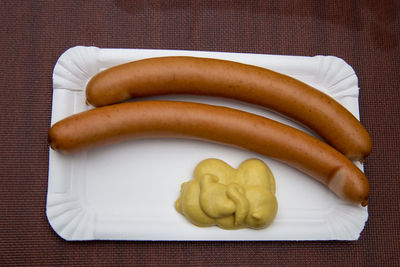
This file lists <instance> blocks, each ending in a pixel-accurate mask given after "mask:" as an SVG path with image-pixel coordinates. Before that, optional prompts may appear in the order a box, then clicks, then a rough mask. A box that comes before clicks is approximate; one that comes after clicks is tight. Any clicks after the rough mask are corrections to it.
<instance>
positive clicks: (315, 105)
mask: <svg viewBox="0 0 400 267" xmlns="http://www.w3.org/2000/svg"><path fill="white" fill-rule="evenodd" d="M165 94H193V95H208V96H219V97H226V98H232V99H236V100H240V101H244V102H249V103H252V104H256V105H261V106H264V107H266V108H268V109H271V110H274V111H276V112H279V113H281V114H283V115H285V116H287V117H290V118H292V119H294V120H296V121H298V122H300V123H302V124H304V125H305V126H307V127H309V128H310V129H311V130H313V131H314V132H315V133H317V134H318V135H320V136H321V137H322V138H323V139H324V140H325V141H327V143H329V144H330V145H332V146H333V147H335V148H336V149H337V150H339V151H340V152H342V153H343V154H344V155H346V156H347V157H348V158H350V159H352V160H363V159H364V158H365V157H366V156H367V155H369V154H370V152H371V148H372V141H371V137H370V136H369V134H368V132H367V130H366V129H365V128H364V127H363V126H362V125H361V123H360V122H359V121H358V120H357V118H355V117H354V116H353V115H352V114H351V113H350V112H349V111H348V110H347V109H345V108H344V107H343V106H342V105H341V104H339V103H338V102H336V101H335V100H334V99H333V98H331V97H329V96H328V95H326V94H324V93H322V92H321V91H319V90H317V89H315V88H312V87H310V86H308V85H307V84H305V83H303V82H301V81H298V80H296V79H294V78H291V77H289V76H286V75H283V74H280V73H277V72H274V71H271V70H268V69H265V68H261V67H257V66H252V65H246V64H241V63H237V62H232V61H226V60H218V59H209V58H195V57H160V58H149V59H144V60H138V61H133V62H130V63H126V64H122V65H119V66H115V67H112V68H109V69H107V70H105V71H102V72H100V73H98V74H97V75H95V76H94V77H93V78H92V79H91V80H90V81H89V83H88V84H87V87H86V96H87V101H88V102H89V103H91V104H92V105H94V106H104V105H109V104H115V103H119V102H122V101H124V100H127V99H129V98H132V97H147V96H156V95H165Z"/></svg>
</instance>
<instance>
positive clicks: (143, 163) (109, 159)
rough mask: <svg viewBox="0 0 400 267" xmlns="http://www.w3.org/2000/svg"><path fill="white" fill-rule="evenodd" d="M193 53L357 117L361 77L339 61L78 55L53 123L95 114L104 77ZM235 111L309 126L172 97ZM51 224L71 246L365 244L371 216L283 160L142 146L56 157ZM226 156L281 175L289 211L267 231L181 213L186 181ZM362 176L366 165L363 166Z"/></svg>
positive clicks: (62, 84) (83, 50)
mask: <svg viewBox="0 0 400 267" xmlns="http://www.w3.org/2000/svg"><path fill="white" fill-rule="evenodd" d="M169 55H182V56H183V55H186V56H198V57H211V58H220V59H228V60H233V61H238V62H242V63H247V64H253V65H257V66H261V67H265V68H270V69H272V70H275V71H278V72H281V73H284V74H287V75H290V76H292V77H294V78H297V79H299V80H302V81H304V82H306V83H308V84H310V85H312V86H314V87H316V88H317V89H319V90H321V91H323V92H325V93H327V94H329V95H331V96H332V97H334V98H335V99H336V100H338V101H339V102H340V103H341V104H342V105H344V106H345V107H346V108H347V109H349V110H350V111H351V112H352V113H353V114H354V115H355V116H356V117H357V118H358V117H359V110H358V90H359V88H358V79H357V76H356V74H355V73H354V70H353V69H352V68H351V67H350V66H349V65H348V64H347V63H346V62H344V61H343V60H342V59H339V58H337V57H333V56H315V57H299V56H276V55H259V54H243V53H219V52H198V51H175V50H144V49H100V48H97V47H81V46H78V47H73V48H70V49H69V50H67V51H66V52H65V53H63V54H62V55H61V57H60V58H59V60H58V62H57V64H56V65H55V68H54V72H53V89H54V91H53V109H52V121H51V122H52V124H53V123H55V122H57V121H58V120H60V119H62V118H64V117H67V116H69V115H71V114H74V113H77V112H81V111H84V110H87V109H90V108H92V107H90V106H88V105H86V104H85V86H86V83H87V82H88V80H89V79H90V78H91V77H92V76H93V75H94V74H96V73H97V72H99V71H101V70H103V69H106V68H109V67H111V66H113V65H117V64H121V63H124V62H128V61H132V60H138V59H143V58H148V57H158V56H169ZM153 99H174V100H183V101H194V102H203V103H209V104H215V105H224V106H229V107H233V108H237V109H241V110H245V111H249V112H253V113H256V114H259V115H262V116H266V117H269V118H272V119H274V120H278V121H280V122H283V123H286V124H289V125H291V126H294V127H296V128H299V129H301V130H304V131H307V130H306V129H304V128H303V127H301V126H300V125H297V124H296V123H294V122H292V121H290V120H287V119H286V118H283V117H280V116H279V115H277V114H274V113H272V112H269V111H268V110H266V109H264V108H261V107H257V106H254V105H248V104H246V103H242V102H238V101H232V100H227V99H221V98H212V97H199V96H196V97H193V96H166V97H153ZM49 153H50V155H49V156H50V159H49V181H48V195H47V211H46V213H47V217H48V220H49V223H50V225H51V226H52V228H53V229H54V230H55V231H56V233H57V234H58V235H59V236H61V237H62V238H64V239H66V240H356V239H358V238H359V235H360V233H361V231H362V230H363V228H364V225H365V222H366V220H367V219H368V211H367V208H363V207H361V206H354V205H349V204H347V203H344V202H343V201H342V200H340V199H339V198H337V197H336V196H335V195H334V194H333V193H331V192H330V191H329V190H328V189H326V188H325V187H324V186H322V185H321V184H319V183H318V182H316V181H315V180H313V179H311V178H310V177H308V176H306V175H304V174H303V173H301V172H299V171H297V170H295V169H293V168H291V167H288V166H286V165H284V164H281V163H280V162H277V161H275V160H272V159H270V158H267V157H264V156H262V155H259V154H255V153H253V152H250V151H245V150H241V149H237V148H233V147H228V146H224V145H218V144H212V143H208V142H201V141H191V140H176V139H156V140H132V141H129V142H124V143H119V144H115V145H111V146H107V147H102V148H98V149H95V150H92V151H88V152H83V153H80V154H77V155H73V156H64V155H61V154H59V153H57V152H55V151H53V150H51V149H50V152H49ZM206 158H219V159H221V160H224V161H226V162H227V163H228V164H230V165H231V166H233V167H235V168H236V167H237V166H238V165H239V164H240V162H242V161H244V160H246V159H249V158H259V159H261V160H263V161H264V162H266V163H267V164H268V165H269V166H270V168H271V169H272V171H273V173H274V176H275V179H276V185H277V192H276V196H277V199H278V203H279V210H278V214H277V216H276V219H275V221H274V223H273V224H272V225H270V226H269V227H268V228H266V229H263V230H251V229H242V230H229V231H228V230H222V229H220V228H218V227H208V228H199V227H196V226H193V225H192V224H190V223H189V222H188V221H186V219H185V218H184V217H183V216H182V215H180V214H179V213H177V212H176V211H175V209H174V202H175V200H176V199H177V197H178V195H179V191H180V185H181V183H183V182H185V181H187V180H189V179H191V178H192V171H193V169H194V167H195V166H196V164H197V163H198V162H200V161H201V160H203V159H206ZM358 166H359V167H360V168H361V169H362V165H360V164H358Z"/></svg>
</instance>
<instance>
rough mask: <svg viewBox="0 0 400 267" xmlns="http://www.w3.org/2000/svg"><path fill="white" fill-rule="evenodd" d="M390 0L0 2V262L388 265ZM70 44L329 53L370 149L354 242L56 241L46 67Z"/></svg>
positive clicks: (399, 222)
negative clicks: (349, 75)
mask: <svg viewBox="0 0 400 267" xmlns="http://www.w3.org/2000/svg"><path fill="white" fill-rule="evenodd" d="M399 8H400V3H398V2H397V1H395V0H388V1H339V0H335V1H334V0H329V1H322V2H320V1H304V2H303V1H289V0H288V1H226V0H220V1H208V0H207V1H152V0H148V1H144V0H138V1H121V0H115V1H28V0H26V1H12V0H7V1H6V0H1V1H0V62H1V63H0V266H124V265H140V266H143V265H154V266H161V265H171V266H182V265H208V266H221V265H233V266H235V265H236V266H263V265H271V266H282V265H284V266H399V265H400V256H399V251H400V246H399V239H400V234H399V232H400V227H399V226H400V215H399V210H400V207H399V202H400V201H399V200H400V199H399V198H400V197H399V196H400V183H399V172H400V167H399V166H400V160H399V158H400V152H399V151H400V150H399V147H400V138H399V135H400V120H399V115H400V90H399V84H400V78H399V73H398V71H399V69H400V56H399V55H400V46H399V39H400V18H399V12H400V10H399ZM76 45H86V46H89V45H95V46H98V47H104V48H106V47H107V48H161V49H187V50H206V51H207V50H208V51H227V52H250V53H264V54H280V55H303V56H313V55H334V56H338V57H341V58H343V59H344V60H346V61H347V62H348V63H349V64H350V65H352V66H353V67H354V69H355V71H356V73H357V75H358V77H359V86H360V89H361V90H360V113H361V121H362V123H363V124H364V125H365V126H366V128H367V129H368V130H369V131H370V133H371V135H372V137H373V141H374V149H373V152H372V154H371V155H370V157H369V158H368V159H367V161H366V165H365V172H366V174H367V176H368V177H369V179H370V182H371V190H372V191H371V199H370V205H369V216H370V217H369V220H368V222H367V224H366V227H365V230H364V232H363V233H362V235H361V238H360V240H358V241H355V242H332V241H330V242H320V241H318V242H317V241H312V242H118V241H107V242H102V241H92V242H66V241H64V240H62V239H61V238H60V237H58V236H57V234H56V233H55V232H54V231H53V230H52V229H51V227H50V226H49V224H48V222H47V219H46V215H45V207H46V194H47V171H48V146H47V131H48V128H49V124H50V114H51V101H52V70H53V67H54V65H55V63H56V60H57V58H58V57H59V56H60V55H61V54H62V53H63V52H64V51H65V50H66V49H68V48H70V47H72V46H76Z"/></svg>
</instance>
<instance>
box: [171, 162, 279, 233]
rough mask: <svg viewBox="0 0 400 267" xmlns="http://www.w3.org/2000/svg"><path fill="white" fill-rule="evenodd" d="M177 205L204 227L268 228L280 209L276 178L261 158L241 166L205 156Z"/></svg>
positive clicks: (190, 219)
mask: <svg viewBox="0 0 400 267" xmlns="http://www.w3.org/2000/svg"><path fill="white" fill-rule="evenodd" d="M175 209H176V210H177V211H178V212H179V213H181V214H182V215H183V216H185V217H186V218H187V219H188V220H189V221H190V222H191V223H193V224H194V225H197V226H201V227H206V226H214V225H217V226H219V227H221V228H223V229H239V228H244V227H249V228H254V229H261V228H265V227H267V226H268V225H270V224H271V223H272V221H273V220H274V218H275V216H276V213H277V211H278V203H277V200H276V197H275V179H274V176H273V174H272V172H271V170H270V169H269V167H268V166H267V165H266V164H265V163H264V162H263V161H261V160H258V159H249V160H246V161H244V162H242V163H241V164H240V166H239V168H238V169H234V168H232V167H231V166H229V165H228V164H227V163H225V162H224V161H222V160H219V159H206V160H203V161H201V162H200V163H199V164H198V165H197V166H196V168H195V170H194V178H193V179H192V180H190V181H188V182H185V183H183V184H182V186H181V191H180V196H179V198H178V199H177V200H176V201H175Z"/></svg>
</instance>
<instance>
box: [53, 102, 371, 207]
mask: <svg viewBox="0 0 400 267" xmlns="http://www.w3.org/2000/svg"><path fill="white" fill-rule="evenodd" d="M48 136H49V143H50V146H51V147H52V148H53V149H54V150H57V151H60V152H63V153H67V154H68V153H69V154H70V153H74V152H77V151H82V150H85V149H90V148H93V147H97V146H100V145H105V144H111V143H114V142H118V141H123V140H128V139H131V138H154V137H174V138H189V139H200V140H209V141H211V142H217V143H222V144H228V145H233V146H237V147H241V148H244V149H248V150H251V151H254V152H256V153H259V154H262V155H265V156H268V157H271V158H274V159H276V160H279V161H281V162H284V163H286V164H288V165H290V166H292V167H294V168H296V169H298V170H300V171H302V172H304V173H306V174H308V175H310V176H311V177H313V178H314V179H316V180H318V181H320V182H321V183H323V184H324V185H326V186H327V187H328V188H330V189H331V190H332V191H333V192H334V193H336V194H337V195H338V196H339V197H341V198H342V199H344V200H347V201H349V202H351V203H358V204H360V203H361V204H362V205H366V204H367V199H368V195H369V183H368V180H367V178H366V177H365V175H364V174H363V172H362V171H361V170H360V169H359V168H358V167H357V166H356V165H354V164H353V162H351V161H350V160H349V159H348V158H347V157H345V156H344V155H343V154H342V153H340V152H339V151H337V150H336V149H334V148H333V147H331V146H330V145H328V144H326V143H325V142H323V141H321V140H319V139H317V138H315V137H313V136H311V135H309V134H307V133H304V132H302V131H300V130H297V129H295V128H293V127H290V126H287V125H285V124H282V123H279V122H276V121H273V120H270V119H267V118H265V117H262V116H258V115H255V114H252V113H248V112H244V111H240V110H236V109H231V108H227V107H221V106H214V105H207V104H200V103H191V102H181V101H138V102H127V103H121V104H115V105H109V106H104V107H100V108H94V109H91V110H88V111H84V112H81V113H78V114H75V115H72V116H70V117H67V118H65V119H63V120H61V121H59V122H57V123H55V124H54V125H53V126H52V127H51V129H50V130H49V135H48Z"/></svg>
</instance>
